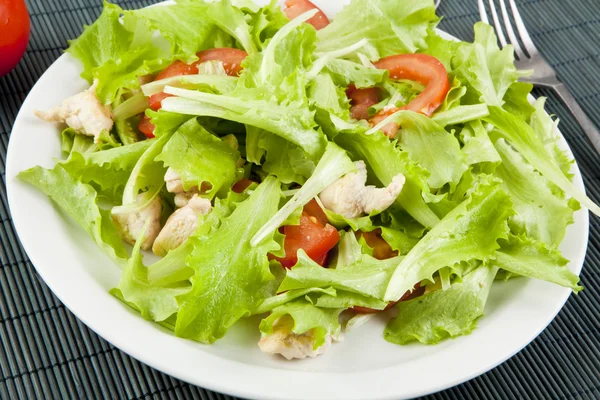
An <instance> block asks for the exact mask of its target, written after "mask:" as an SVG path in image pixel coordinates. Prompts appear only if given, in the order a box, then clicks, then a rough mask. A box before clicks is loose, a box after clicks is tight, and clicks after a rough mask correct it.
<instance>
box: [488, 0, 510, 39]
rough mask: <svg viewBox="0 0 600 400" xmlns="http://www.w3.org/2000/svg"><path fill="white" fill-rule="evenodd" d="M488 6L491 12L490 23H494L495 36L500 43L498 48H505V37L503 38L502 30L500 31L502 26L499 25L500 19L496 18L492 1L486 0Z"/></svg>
mask: <svg viewBox="0 0 600 400" xmlns="http://www.w3.org/2000/svg"><path fill="white" fill-rule="evenodd" d="M488 1H489V4H490V10H491V11H492V21H494V27H495V28H496V36H498V40H499V41H500V46H501V47H505V46H506V37H505V36H504V30H503V29H502V24H501V23H500V19H499V18H498V13H497V12H496V6H495V5H494V0H488Z"/></svg>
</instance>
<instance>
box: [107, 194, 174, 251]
mask: <svg viewBox="0 0 600 400" xmlns="http://www.w3.org/2000/svg"><path fill="white" fill-rule="evenodd" d="M144 197H145V196H144V194H142V193H140V194H138V197H137V199H138V201H140V202H141V201H143V199H144ZM162 207H163V204H162V199H161V198H160V197H159V196H156V197H155V198H154V199H153V200H152V201H151V202H150V203H149V204H148V205H146V206H145V207H144V208H143V209H141V210H139V211H137V212H132V213H127V214H122V213H118V212H114V209H113V212H112V213H111V216H112V220H113V222H114V224H115V226H116V227H117V230H118V231H119V233H120V234H121V237H122V238H123V240H125V241H126V242H127V243H130V244H132V245H133V244H135V242H136V241H137V240H138V238H139V237H140V234H141V233H142V230H143V229H144V225H145V224H146V221H148V220H150V223H149V224H148V228H147V230H146V232H145V238H144V241H143V242H142V246H141V247H142V249H144V250H148V249H149V248H150V247H152V243H154V239H156V236H157V235H158V233H159V232H160V217H161V214H162Z"/></svg>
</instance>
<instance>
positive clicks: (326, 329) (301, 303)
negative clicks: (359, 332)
mask: <svg viewBox="0 0 600 400" xmlns="http://www.w3.org/2000/svg"><path fill="white" fill-rule="evenodd" d="M342 311H343V310H342V309H335V308H320V307H316V306H314V305H312V304H311V303H310V302H308V301H307V300H303V299H298V300H295V301H291V302H289V303H286V304H284V305H281V306H279V307H276V308H274V309H273V311H272V312H271V314H269V316H268V317H267V318H265V319H263V320H262V321H261V322H260V331H261V332H262V333H263V335H268V334H271V333H273V325H275V322H276V321H277V320H278V319H279V318H281V317H284V316H286V315H289V316H290V317H291V319H292V320H293V327H292V332H294V333H296V334H298V335H301V334H303V333H305V332H308V331H309V330H311V329H314V330H315V335H314V337H315V342H314V344H313V349H317V348H319V347H321V346H322V345H323V344H324V343H325V337H326V336H327V335H332V336H333V337H337V336H338V335H339V333H340V331H341V325H340V323H339V321H338V317H339V315H340V313H341V312H342Z"/></svg>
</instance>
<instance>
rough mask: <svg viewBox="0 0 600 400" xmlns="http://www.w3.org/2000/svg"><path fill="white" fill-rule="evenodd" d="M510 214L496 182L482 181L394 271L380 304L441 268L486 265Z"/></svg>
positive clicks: (504, 233) (503, 235) (503, 234)
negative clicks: (477, 262) (465, 263)
mask: <svg viewBox="0 0 600 400" xmlns="http://www.w3.org/2000/svg"><path fill="white" fill-rule="evenodd" d="M512 213H513V211H512V202H511V201H510V197H509V196H508V195H507V194H506V192H504V191H503V190H502V187H501V185H500V183H499V182H497V181H494V180H491V179H487V180H482V181H480V182H479V183H478V185H477V186H476V187H475V188H474V189H473V192H472V193H471V196H470V198H469V199H468V200H465V201H463V202H462V203H461V204H460V205H459V206H458V207H456V208H455V209H454V210H452V211H451V212H450V213H448V214H447V215H446V216H445V217H444V219H442V220H441V221H440V223H439V224H437V225H436V226H435V227H434V228H433V229H432V230H431V231H429V232H428V233H427V234H426V235H425V237H423V239H421V240H420V241H419V243H417V245H416V246H415V247H413V249H412V250H411V251H410V252H409V253H408V254H407V255H406V257H404V259H402V261H401V262H400V264H399V265H398V267H397V268H396V270H395V272H394V275H393V276H392V279H391V280H390V284H389V286H388V288H387V292H386V295H385V298H384V300H390V301H393V300H398V299H399V298H400V297H401V296H402V295H403V294H404V293H405V292H406V291H407V290H409V289H411V288H412V287H413V286H414V285H415V284H416V283H417V282H421V281H422V280H425V279H428V280H430V281H433V274H434V273H435V272H436V271H438V270H439V269H441V268H443V267H451V266H454V265H455V264H458V263H460V262H461V261H470V260H482V261H486V260H488V259H489V258H491V257H492V256H493V255H494V252H495V251H496V250H497V249H498V248H499V247H500V246H499V245H498V243H497V240H498V239H500V238H506V237H507V235H508V232H509V228H508V222H507V219H508V217H509V216H510V215H511V214H512Z"/></svg>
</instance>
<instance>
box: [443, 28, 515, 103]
mask: <svg viewBox="0 0 600 400" xmlns="http://www.w3.org/2000/svg"><path fill="white" fill-rule="evenodd" d="M474 29H475V40H474V42H473V43H465V42H463V43H461V44H460V46H459V47H458V50H457V54H456V56H455V58H454V59H453V64H454V66H455V69H454V72H455V73H456V75H457V76H458V77H459V78H460V79H461V81H462V82H463V83H464V84H466V85H467V87H468V88H469V91H470V97H471V104H476V103H479V102H483V103H487V104H488V105H491V106H502V104H503V102H504V100H503V98H504V95H505V94H506V92H507V90H508V88H509V87H510V86H511V85H512V84H513V83H514V82H516V81H517V79H518V78H519V76H520V73H519V72H518V71H517V69H516V67H515V64H514V50H513V47H512V45H508V46H505V47H504V48H503V49H502V50H500V49H499V48H498V41H497V37H496V34H495V33H494V28H492V27H491V26H489V25H487V24H485V23H483V22H478V23H476V24H475V27H474Z"/></svg>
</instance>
